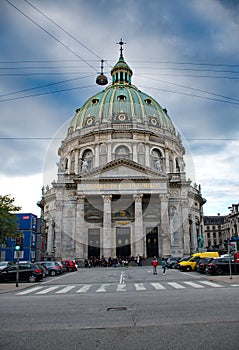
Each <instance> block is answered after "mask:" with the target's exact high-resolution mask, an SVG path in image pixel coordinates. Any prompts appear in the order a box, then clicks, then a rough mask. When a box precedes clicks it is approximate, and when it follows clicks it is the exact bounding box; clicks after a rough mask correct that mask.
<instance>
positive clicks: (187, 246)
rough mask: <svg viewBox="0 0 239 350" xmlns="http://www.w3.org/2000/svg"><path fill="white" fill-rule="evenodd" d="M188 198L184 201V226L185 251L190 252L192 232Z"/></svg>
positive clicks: (185, 252)
mask: <svg viewBox="0 0 239 350" xmlns="http://www.w3.org/2000/svg"><path fill="white" fill-rule="evenodd" d="M188 215H189V213H188V200H187V199H185V200H183V201H182V221H183V222H182V227H183V245H184V247H183V253H184V254H188V255H189V254H190V234H189V217H188Z"/></svg>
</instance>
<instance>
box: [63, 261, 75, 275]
mask: <svg viewBox="0 0 239 350" xmlns="http://www.w3.org/2000/svg"><path fill="white" fill-rule="evenodd" d="M62 264H63V265H64V266H65V268H66V270H67V271H68V272H72V271H77V266H76V263H75V262H74V261H73V260H62Z"/></svg>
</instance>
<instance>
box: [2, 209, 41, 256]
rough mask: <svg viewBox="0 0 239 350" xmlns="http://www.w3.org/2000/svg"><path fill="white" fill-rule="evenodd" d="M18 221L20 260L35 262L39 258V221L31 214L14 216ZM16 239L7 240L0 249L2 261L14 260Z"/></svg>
mask: <svg viewBox="0 0 239 350" xmlns="http://www.w3.org/2000/svg"><path fill="white" fill-rule="evenodd" d="M16 217H17V220H18V234H17V236H18V237H19V236H20V247H21V249H20V260H24V261H25V260H29V261H37V260H40V257H41V237H42V235H41V231H42V230H41V219H39V218H38V217H37V216H36V215H34V214H31V213H26V214H16ZM15 246H16V239H15V238H8V239H7V244H6V246H5V247H3V248H2V260H6V261H14V260H15V259H16V251H15Z"/></svg>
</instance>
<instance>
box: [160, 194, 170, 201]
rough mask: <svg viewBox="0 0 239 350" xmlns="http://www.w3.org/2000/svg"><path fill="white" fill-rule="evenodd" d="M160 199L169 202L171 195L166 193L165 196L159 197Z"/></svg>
mask: <svg viewBox="0 0 239 350" xmlns="http://www.w3.org/2000/svg"><path fill="white" fill-rule="evenodd" d="M159 198H160V200H161V201H168V199H169V195H168V194H166V193H165V194H164V193H163V194H160V195H159Z"/></svg>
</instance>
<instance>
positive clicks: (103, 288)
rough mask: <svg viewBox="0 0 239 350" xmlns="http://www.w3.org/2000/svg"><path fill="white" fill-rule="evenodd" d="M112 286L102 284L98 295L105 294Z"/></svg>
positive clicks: (97, 291)
mask: <svg viewBox="0 0 239 350" xmlns="http://www.w3.org/2000/svg"><path fill="white" fill-rule="evenodd" d="M109 286H110V284H102V285H101V286H100V287H99V288H98V289H97V290H96V293H104V292H106V289H107V288H108V287H109Z"/></svg>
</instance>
